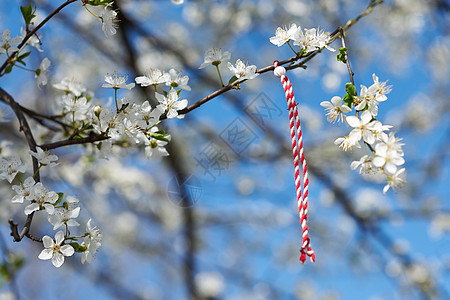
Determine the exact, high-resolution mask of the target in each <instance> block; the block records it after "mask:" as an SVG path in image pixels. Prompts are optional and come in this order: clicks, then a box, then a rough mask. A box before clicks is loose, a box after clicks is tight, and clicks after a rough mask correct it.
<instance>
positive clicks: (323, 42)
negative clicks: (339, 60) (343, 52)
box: [293, 27, 335, 53]
mask: <svg viewBox="0 0 450 300" xmlns="http://www.w3.org/2000/svg"><path fill="white" fill-rule="evenodd" d="M293 40H294V45H297V46H300V47H301V48H302V49H303V50H304V52H305V53H309V52H312V51H315V50H320V49H322V48H323V47H325V48H327V49H328V50H330V51H332V52H334V51H335V49H333V48H331V47H329V46H328V45H327V44H328V43H329V41H330V36H329V35H328V33H327V32H325V31H323V30H321V29H315V28H312V29H305V33H303V31H302V29H301V28H300V27H298V28H297V30H296V31H295V33H294V36H293Z"/></svg>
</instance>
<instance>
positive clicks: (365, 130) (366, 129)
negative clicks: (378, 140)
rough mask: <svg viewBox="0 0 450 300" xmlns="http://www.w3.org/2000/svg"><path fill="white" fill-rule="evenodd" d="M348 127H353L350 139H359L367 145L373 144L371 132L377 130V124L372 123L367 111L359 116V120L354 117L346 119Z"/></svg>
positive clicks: (373, 137) (373, 138)
mask: <svg viewBox="0 0 450 300" xmlns="http://www.w3.org/2000/svg"><path fill="white" fill-rule="evenodd" d="M346 121H347V123H348V125H350V126H351V127H354V129H353V130H352V131H351V132H350V136H351V138H354V139H356V140H357V141H359V140H361V138H362V139H363V140H364V141H365V142H366V143H368V144H373V143H374V142H375V136H374V133H373V132H372V131H374V130H376V129H377V125H378V123H375V121H372V115H371V114H370V112H368V111H364V112H363V113H362V114H361V120H360V119H358V118H357V117H355V116H350V117H347V118H346Z"/></svg>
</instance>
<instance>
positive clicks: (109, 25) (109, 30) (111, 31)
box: [99, 6, 117, 38]
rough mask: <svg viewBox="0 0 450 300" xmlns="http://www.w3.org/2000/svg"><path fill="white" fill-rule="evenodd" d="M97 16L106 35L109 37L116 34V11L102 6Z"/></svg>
mask: <svg viewBox="0 0 450 300" xmlns="http://www.w3.org/2000/svg"><path fill="white" fill-rule="evenodd" d="M99 17H100V19H101V21H102V30H103V32H104V33H105V36H106V37H108V38H109V37H111V36H113V35H115V34H116V32H117V31H116V28H117V12H116V11H114V10H112V9H111V8H109V7H108V6H104V8H103V10H101V11H100V14H99Z"/></svg>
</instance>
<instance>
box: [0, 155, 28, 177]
mask: <svg viewBox="0 0 450 300" xmlns="http://www.w3.org/2000/svg"><path fill="white" fill-rule="evenodd" d="M26 169H27V167H26V165H25V164H23V163H22V161H21V160H20V157H19V156H17V155H14V156H12V157H10V158H8V159H5V158H1V159H0V179H6V180H8V182H9V183H11V182H12V181H13V179H14V177H16V175H17V173H19V172H20V173H24V172H25V171H26Z"/></svg>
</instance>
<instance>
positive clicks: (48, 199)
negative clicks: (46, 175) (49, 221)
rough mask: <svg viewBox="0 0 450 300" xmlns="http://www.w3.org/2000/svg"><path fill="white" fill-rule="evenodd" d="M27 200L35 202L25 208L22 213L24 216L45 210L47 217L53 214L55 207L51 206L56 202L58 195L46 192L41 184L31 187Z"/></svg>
mask: <svg viewBox="0 0 450 300" xmlns="http://www.w3.org/2000/svg"><path fill="white" fill-rule="evenodd" d="M29 198H30V199H32V200H34V201H35V202H33V203H31V204H30V205H28V206H27V207H25V211H24V212H25V214H26V215H29V214H31V213H32V212H34V211H37V210H40V209H45V211H46V212H47V213H48V214H49V215H51V214H53V213H54V212H55V206H54V205H53V204H54V203H55V202H56V201H58V194H57V193H56V192H54V191H47V189H46V188H45V187H44V185H43V184H42V183H41V182H38V183H36V184H35V185H34V186H33V188H32V189H31V192H30V195H29Z"/></svg>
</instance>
